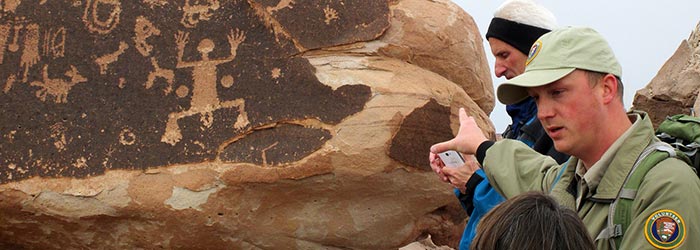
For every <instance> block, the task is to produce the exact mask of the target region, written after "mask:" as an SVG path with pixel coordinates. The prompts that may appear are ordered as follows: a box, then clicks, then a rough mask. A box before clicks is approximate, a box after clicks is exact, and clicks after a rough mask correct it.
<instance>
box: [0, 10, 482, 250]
mask: <svg viewBox="0 0 700 250" xmlns="http://www.w3.org/2000/svg"><path fill="white" fill-rule="evenodd" d="M5 2H9V3H12V4H8V3H5V5H4V6H3V8H2V9H0V16H1V17H2V18H1V19H0V87H2V92H0V248H3V249H23V248H24V249H161V248H162V249H397V248H399V247H401V246H405V245H407V244H409V243H411V242H413V241H415V240H417V239H421V238H424V237H425V236H426V235H431V236H432V240H433V241H434V242H436V244H438V245H450V246H453V247H454V246H456V244H457V241H458V240H459V236H460V234H461V231H462V229H463V227H462V226H463V220H464V216H465V214H464V212H463V211H462V209H461V208H460V207H459V205H458V203H457V202H456V200H455V199H454V196H453V194H452V193H451V191H450V188H449V187H448V186H447V185H445V184H444V183H441V182H440V181H439V180H438V179H437V178H436V177H435V175H434V174H433V173H432V171H431V170H430V167H429V166H428V162H427V150H428V147H429V146H430V145H431V144H433V143H436V142H439V141H443V140H447V139H449V138H451V137H452V136H453V134H454V132H456V130H457V128H458V118H457V117H458V116H457V110H458V109H459V108H460V107H464V108H466V109H467V110H468V112H469V113H470V114H471V115H473V116H474V117H475V118H476V119H477V122H478V124H479V126H481V127H482V128H483V129H484V131H486V133H487V135H488V136H493V134H494V129H493V126H492V124H491V122H490V121H489V120H488V114H489V113H490V112H491V109H492V108H493V105H494V99H493V88H492V85H491V80H490V79H491V78H490V76H489V73H488V65H487V62H486V57H485V52H484V49H483V47H482V39H481V35H480V34H479V32H478V30H477V28H476V26H475V24H474V22H473V20H472V18H471V17H470V16H469V15H468V14H466V13H465V12H464V11H463V10H462V9H461V8H459V7H458V6H456V5H455V4H453V3H451V2H449V1H447V0H437V1H435V0H434V1H428V0H359V1H342V0H341V1H323V2H320V1H298V0H296V1H292V0H278V1H273V0H231V1H220V0H200V1H195V0H178V1H163V0H142V1H125V0H85V1H5Z"/></svg>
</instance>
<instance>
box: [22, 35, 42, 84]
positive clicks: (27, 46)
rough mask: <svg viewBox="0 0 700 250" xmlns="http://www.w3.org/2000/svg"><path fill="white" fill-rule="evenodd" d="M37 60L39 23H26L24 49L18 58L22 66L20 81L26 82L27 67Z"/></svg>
mask: <svg viewBox="0 0 700 250" xmlns="http://www.w3.org/2000/svg"><path fill="white" fill-rule="evenodd" d="M38 62H39V25H38V24H35V23H32V24H29V25H27V34H26V35H25V36H24V50H22V57H21V59H20V67H24V73H23V75H22V82H27V74H28V72H29V68H31V67H32V66H34V65H35V64H36V63H38Z"/></svg>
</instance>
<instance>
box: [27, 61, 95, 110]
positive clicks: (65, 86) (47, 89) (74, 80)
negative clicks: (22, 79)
mask: <svg viewBox="0 0 700 250" xmlns="http://www.w3.org/2000/svg"><path fill="white" fill-rule="evenodd" d="M48 67H49V66H48V65H44V71H43V78H44V79H43V81H41V82H40V81H34V82H32V83H31V84H30V85H31V86H36V87H41V89H40V90H37V91H36V97H38V98H39V100H41V101H44V102H45V101H46V97H47V96H49V95H51V96H54V97H56V98H55V99H54V102H56V103H67V102H68V93H69V92H70V90H71V89H72V88H73V86H75V85H76V84H78V83H83V82H87V78H85V77H83V76H82V75H80V73H79V72H78V69H77V68H75V66H73V65H71V66H70V70H68V71H66V74H65V75H66V76H67V77H68V80H64V79H60V78H54V79H52V78H49V71H48Z"/></svg>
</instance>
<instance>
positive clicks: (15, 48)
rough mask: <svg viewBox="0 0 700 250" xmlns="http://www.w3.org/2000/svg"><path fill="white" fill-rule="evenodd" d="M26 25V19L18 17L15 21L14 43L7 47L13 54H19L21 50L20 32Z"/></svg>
mask: <svg viewBox="0 0 700 250" xmlns="http://www.w3.org/2000/svg"><path fill="white" fill-rule="evenodd" d="M25 25H26V20H25V18H24V17H16V18H15V20H14V26H13V27H12V28H13V29H14V35H13V38H12V43H10V45H8V46H7V50H9V51H12V52H17V51H18V50H19V32H20V30H22V28H24V26H25Z"/></svg>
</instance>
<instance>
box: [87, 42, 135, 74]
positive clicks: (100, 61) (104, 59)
mask: <svg viewBox="0 0 700 250" xmlns="http://www.w3.org/2000/svg"><path fill="white" fill-rule="evenodd" d="M128 48H129V44H127V43H125V42H119V49H117V51H114V52H112V53H109V54H106V55H103V56H100V57H98V58H97V59H95V63H97V66H99V67H100V74H101V75H104V74H107V66H109V65H110V64H111V63H113V62H116V61H117V60H118V59H119V56H121V55H122V54H124V51H126V49H128Z"/></svg>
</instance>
